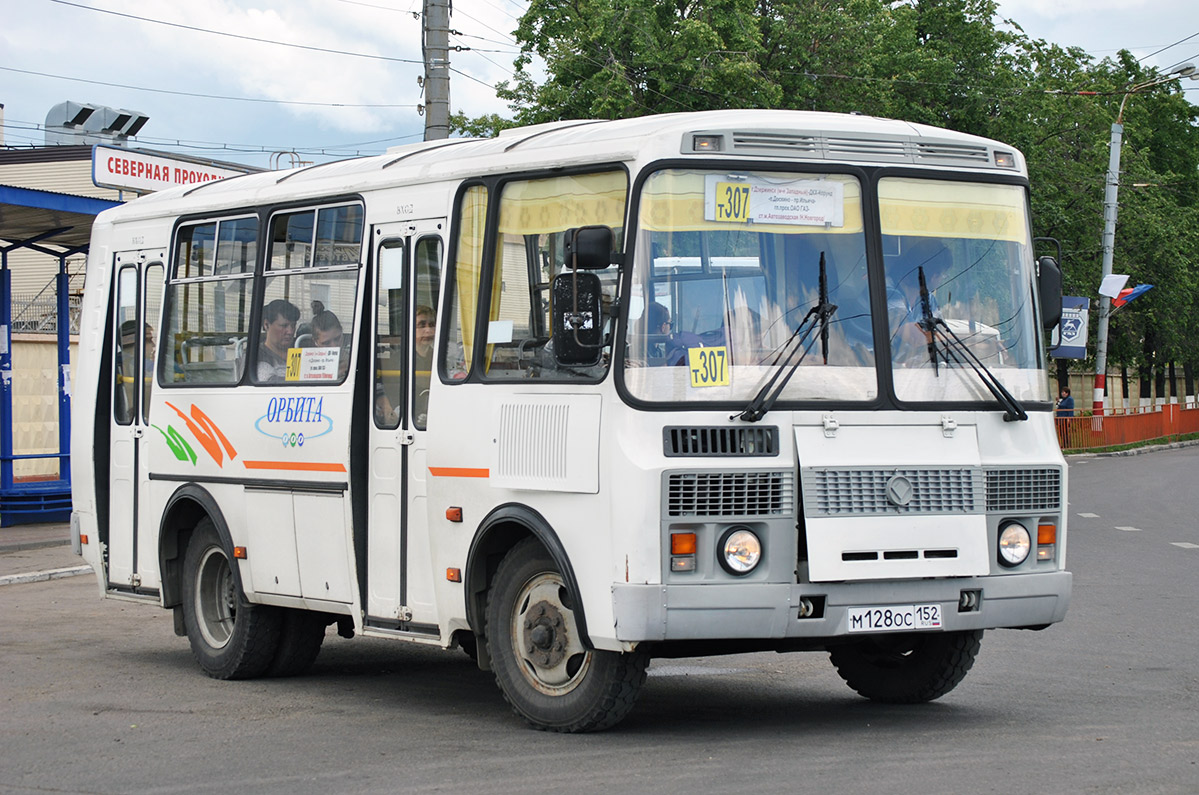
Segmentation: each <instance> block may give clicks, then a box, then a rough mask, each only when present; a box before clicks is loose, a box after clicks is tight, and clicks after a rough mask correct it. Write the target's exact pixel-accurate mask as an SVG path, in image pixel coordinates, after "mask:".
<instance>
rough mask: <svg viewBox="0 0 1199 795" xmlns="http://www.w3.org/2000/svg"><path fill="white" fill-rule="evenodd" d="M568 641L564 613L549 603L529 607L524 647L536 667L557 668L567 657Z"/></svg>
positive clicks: (525, 621) (525, 624)
mask: <svg viewBox="0 0 1199 795" xmlns="http://www.w3.org/2000/svg"><path fill="white" fill-rule="evenodd" d="M567 641H568V637H567V632H566V624H565V622H564V621H563V620H562V611H560V610H559V609H558V608H557V607H555V606H554V605H553V604H551V603H550V602H548V601H541V602H537V603H536V604H534V605H531V606H530V607H529V610H528V611H527V612H526V614H525V620H524V647H525V651H526V652H527V653H528V659H529V660H530V661H531V662H533V664H534V665H537V666H540V667H542V668H556V667H557V666H558V665H560V664H561V663H562V661H563V659H565V657H566V647H567V645H568V644H567Z"/></svg>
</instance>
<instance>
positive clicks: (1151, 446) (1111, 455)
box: [1066, 439, 1199, 458]
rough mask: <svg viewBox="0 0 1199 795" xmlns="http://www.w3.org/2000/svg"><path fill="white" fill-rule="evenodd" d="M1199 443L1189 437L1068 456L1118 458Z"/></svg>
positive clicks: (1177, 448) (1192, 445)
mask: <svg viewBox="0 0 1199 795" xmlns="http://www.w3.org/2000/svg"><path fill="white" fill-rule="evenodd" d="M1195 445H1199V439H1188V440H1187V441H1185V442H1169V443H1168V444H1148V445H1145V446H1144V447H1134V448H1132V449H1131V450H1116V451H1114V452H1111V453H1070V454H1069V455H1067V456H1066V458H1117V457H1124V456H1130V455H1145V454H1146V453H1156V452H1159V451H1161V450H1181V449H1182V448H1184V447H1194V446H1195Z"/></svg>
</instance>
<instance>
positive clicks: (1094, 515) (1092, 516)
mask: <svg viewBox="0 0 1199 795" xmlns="http://www.w3.org/2000/svg"><path fill="white" fill-rule="evenodd" d="M1079 516H1081V517H1082V518H1083V519H1098V518H1099V514H1097V513H1080V514H1079Z"/></svg>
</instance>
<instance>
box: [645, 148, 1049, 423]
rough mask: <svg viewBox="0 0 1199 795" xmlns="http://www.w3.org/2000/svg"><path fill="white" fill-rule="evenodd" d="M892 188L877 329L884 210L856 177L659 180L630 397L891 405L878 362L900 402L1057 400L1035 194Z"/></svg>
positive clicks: (891, 181)
mask: <svg viewBox="0 0 1199 795" xmlns="http://www.w3.org/2000/svg"><path fill="white" fill-rule="evenodd" d="M878 184H879V189H878V198H877V205H876V206H877V208H878V210H877V212H878V216H877V217H878V218H879V219H880V224H881V232H882V239H881V246H880V250H881V252H882V255H883V269H882V270H883V279H882V284H881V285H879V284H878V277H877V271H876V272H875V277H874V278H875V280H876V289H878V290H885V291H886V314H885V315H883V316H878V317H875V316H873V315H872V310H871V306H872V304H871V301H870V287H869V284H870V281H871V276H870V269H869V268H868V267H867V257H866V251H867V235H868V234H869V231H868V230H867V228H866V225H865V224H864V223H863V204H864V203H865V204H866V205H867V206H870V205H874V204H875V201H876V199H875V197H874V196H872V195H870V193H869V192H864V191H863V188H862V185H861V184H860V183H859V182H858V180H857V179H855V178H854V177H852V176H849V175H842V174H814V173H782V172H767V171H749V170H745V171H716V170H707V171H705V170H684V169H671V170H662V171H658V172H655V173H654V174H653V175H651V176H650V177H649V179H647V180H646V182H645V186H644V188H643V189H642V194H641V201H640V207H639V211H638V227H637V229H638V231H637V239H636V248H635V252H636V253H635V257H634V265H633V275H632V289H631V292H630V298H629V301H628V305H629V310H628V312H629V323H628V334H627V346H626V349H625V369H624V377H625V383H626V385H627V387H628V390H629V392H630V394H631V395H632V396H633V397H634V398H637V399H640V400H644V401H647V402H663V403H678V402H720V403H728V402H731V403H734V404H736V403H741V402H745V403H749V402H750V401H755V400H757V401H760V400H761V398H762V397H763V395H764V394H766V393H771V401H772V402H773V401H774V400H777V401H781V402H783V403H788V402H791V403H794V402H839V403H844V402H850V403H853V402H859V403H862V402H867V401H873V400H875V399H876V398H877V397H878V394H879V386H878V384H879V379H878V373H877V369H878V368H877V367H876V365H879V366H882V367H886V366H890V368H891V372H892V375H893V380H894V385H895V386H894V388H895V397H896V398H897V399H898V400H899V401H901V402H913V403H924V402H956V403H962V402H978V403H993V402H994V401H995V400H996V398H995V394H994V390H993V389H992V388H989V387H988V385H987V383H986V380H985V377H984V376H986V375H987V371H989V373H990V374H992V375H993V376H994V378H995V379H997V380H998V382H999V383H1000V384H1002V385H1003V386H1004V387H1006V389H1007V390H1009V391H1010V393H1011V395H1012V396H1014V397H1015V399H1017V400H1038V399H1040V397H1041V396H1043V395H1044V394H1046V389H1047V382H1046V380H1045V379H1046V376H1045V372H1044V365H1043V360H1042V358H1041V354H1040V337H1039V328H1038V324H1037V322H1036V318H1037V312H1036V306H1035V303H1034V297H1033V296H1034V288H1033V281H1034V279H1033V260H1032V251H1031V246H1030V236H1029V231H1028V230H1029V225H1028V217H1027V210H1026V207H1027V203H1026V200H1025V195H1024V189H1023V188H1022V187H1020V186H1016V185H998V184H981V183H970V182H963V181H954V180H941V179H911V178H890V177H889V178H884V179H882V180H880V181H879V183H878ZM922 279H923V285H924V286H923V289H922V288H921V281H922ZM875 327H877V328H878V329H879V334H878V337H876V336H875ZM876 339H881V340H882V341H883V342H880V343H879V344H880V345H883V344H885V347H879V348H877V350H876ZM792 371H793V372H792ZM780 375H781V376H782V377H779V376H780ZM775 392H777V394H773V393H775Z"/></svg>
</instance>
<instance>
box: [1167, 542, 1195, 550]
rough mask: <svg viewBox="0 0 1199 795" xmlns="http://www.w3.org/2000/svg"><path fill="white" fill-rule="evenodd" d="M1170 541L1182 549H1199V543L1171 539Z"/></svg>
mask: <svg viewBox="0 0 1199 795" xmlns="http://www.w3.org/2000/svg"><path fill="white" fill-rule="evenodd" d="M1170 543H1171V544H1173V545H1174V546H1176V547H1182V548H1183V549H1199V544H1192V543H1191V542H1190V541H1171V542H1170Z"/></svg>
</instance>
